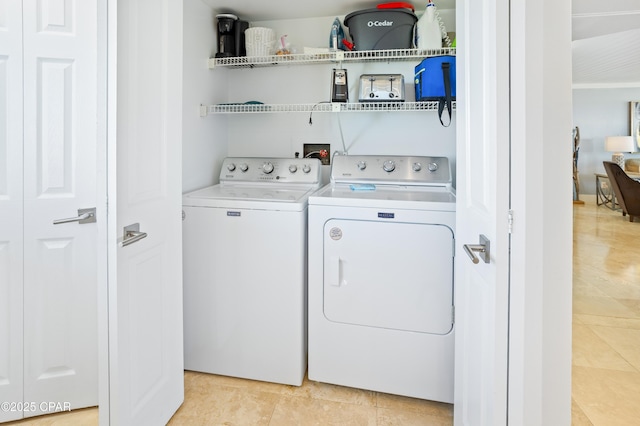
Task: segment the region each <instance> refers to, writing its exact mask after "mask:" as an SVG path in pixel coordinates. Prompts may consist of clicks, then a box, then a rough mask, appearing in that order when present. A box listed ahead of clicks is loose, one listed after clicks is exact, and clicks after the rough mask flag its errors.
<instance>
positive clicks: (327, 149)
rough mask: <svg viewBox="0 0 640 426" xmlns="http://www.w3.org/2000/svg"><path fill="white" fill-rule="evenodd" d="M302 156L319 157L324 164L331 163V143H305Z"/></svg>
mask: <svg viewBox="0 0 640 426" xmlns="http://www.w3.org/2000/svg"><path fill="white" fill-rule="evenodd" d="M302 148H303V150H302V156H303V157H304V158H319V159H320V162H321V163H322V165H323V166H328V165H329V164H331V145H330V144H328V143H305V144H303V147H302Z"/></svg>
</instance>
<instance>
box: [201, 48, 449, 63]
mask: <svg viewBox="0 0 640 426" xmlns="http://www.w3.org/2000/svg"><path fill="white" fill-rule="evenodd" d="M455 54H456V49H455V48H443V49H391V50H363V51H352V52H345V51H342V50H338V51H335V52H326V53H311V54H309V53H296V54H291V55H271V56H251V57H250V56H237V57H230V58H211V59H209V68H217V67H232V68H255V67H272V66H279V65H302V64H318V63H335V62H362V61H378V62H380V61H391V60H393V61H399V60H413V59H419V58H426V57H428V56H440V55H455Z"/></svg>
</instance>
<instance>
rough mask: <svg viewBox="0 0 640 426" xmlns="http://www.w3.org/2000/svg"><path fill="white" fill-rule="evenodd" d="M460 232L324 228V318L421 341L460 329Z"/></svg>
mask: <svg viewBox="0 0 640 426" xmlns="http://www.w3.org/2000/svg"><path fill="white" fill-rule="evenodd" d="M453 243H454V240H453V231H452V230H451V228H449V227H448V226H445V225H438V224H422V223H420V224H416V223H397V222H378V221H357V220H343V219H332V220H329V221H327V222H326V223H325V228H324V314H325V316H326V318H327V319H328V320H330V321H333V322H339V323H346V324H354V325H362V326H369V327H380V328H388V329H395V330H406V331H415V332H421V333H433V334H447V333H449V332H450V331H451V330H452V328H453V256H454V245H453Z"/></svg>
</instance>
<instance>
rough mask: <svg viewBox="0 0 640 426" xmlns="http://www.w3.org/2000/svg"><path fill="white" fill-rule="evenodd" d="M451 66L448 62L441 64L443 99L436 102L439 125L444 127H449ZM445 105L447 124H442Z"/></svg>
mask: <svg viewBox="0 0 640 426" xmlns="http://www.w3.org/2000/svg"><path fill="white" fill-rule="evenodd" d="M450 69H451V64H450V63H449V62H443V63H442V78H443V79H444V99H440V101H438V116H439V117H440V124H442V125H443V126H444V127H449V126H450V125H451V103H452V102H453V98H452V96H451V77H450V75H449V72H450ZM445 104H446V106H447V112H448V113H449V123H448V124H444V122H443V121H442V113H443V112H444V107H445Z"/></svg>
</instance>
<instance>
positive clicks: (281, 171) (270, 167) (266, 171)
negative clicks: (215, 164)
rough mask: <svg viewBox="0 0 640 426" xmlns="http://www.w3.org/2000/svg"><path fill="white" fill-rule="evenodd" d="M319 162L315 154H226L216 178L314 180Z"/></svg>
mask: <svg viewBox="0 0 640 426" xmlns="http://www.w3.org/2000/svg"><path fill="white" fill-rule="evenodd" d="M320 166H321V163H320V160H318V159H317V158H271V157H264V158H262V157H227V158H225V159H224V161H223V162H222V169H221V170H220V182H221V183H223V182H254V183H255V182H272V183H279V184H308V185H310V184H318V183H320V176H321V175H320V174H321V167H320Z"/></svg>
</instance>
